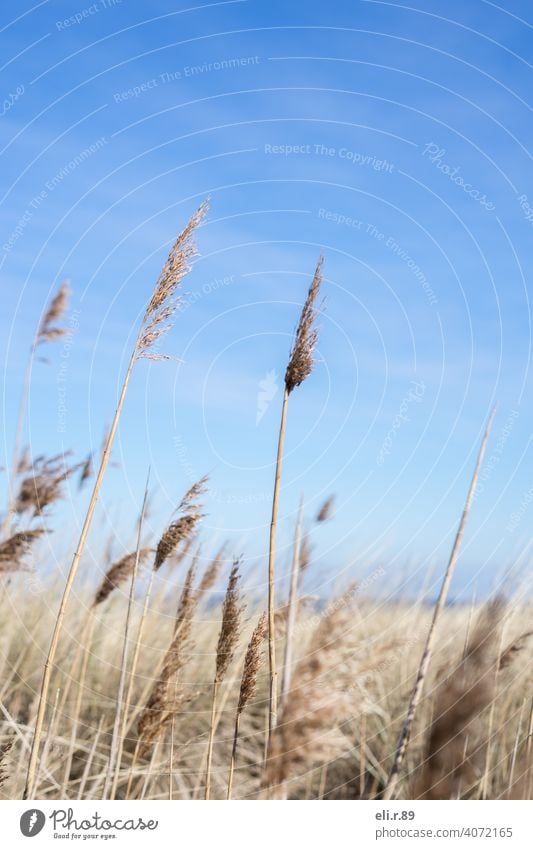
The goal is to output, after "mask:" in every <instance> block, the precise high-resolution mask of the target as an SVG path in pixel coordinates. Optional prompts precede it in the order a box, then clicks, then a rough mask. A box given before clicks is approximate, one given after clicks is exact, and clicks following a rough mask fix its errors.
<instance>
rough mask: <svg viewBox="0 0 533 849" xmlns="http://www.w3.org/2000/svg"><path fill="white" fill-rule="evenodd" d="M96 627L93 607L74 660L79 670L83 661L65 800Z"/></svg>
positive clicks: (73, 725)
mask: <svg viewBox="0 0 533 849" xmlns="http://www.w3.org/2000/svg"><path fill="white" fill-rule="evenodd" d="M94 625H95V617H94V609H93V608H92V607H91V608H90V609H89V614H88V616H87V620H86V623H85V625H84V626H83V630H82V633H81V640H80V644H79V646H78V650H77V652H76V657H75V660H74V669H78V667H79V665H80V660H81V672H80V678H79V681H78V692H77V694H76V705H75V708H74V721H73V723H72V731H71V734H70V746H69V751H68V757H67V761H66V763H65V774H64V777H63V786H64V791H65V792H64V795H63V796H62V798H63V799H66V798H67V793H66V789H67V785H68V780H69V776H70V771H71V769H72V760H73V757H74V747H75V743H76V737H77V734H78V726H79V722H80V716H81V704H82V701H83V691H84V689H85V679H86V677H87V667H88V665H89V658H90V654H91V645H92V641H93V632H94Z"/></svg>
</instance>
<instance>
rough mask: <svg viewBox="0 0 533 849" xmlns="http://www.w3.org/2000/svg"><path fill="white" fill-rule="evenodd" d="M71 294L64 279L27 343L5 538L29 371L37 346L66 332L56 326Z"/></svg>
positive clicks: (19, 464)
mask: <svg viewBox="0 0 533 849" xmlns="http://www.w3.org/2000/svg"><path fill="white" fill-rule="evenodd" d="M69 296H70V285H69V281H68V280H64V281H63V283H62V284H61V286H60V287H59V289H58V291H57V292H56V294H55V295H54V297H53V298H52V300H51V301H50V303H49V304H48V306H47V308H46V311H45V313H44V315H43V317H42V319H41V321H40V323H39V325H38V327H37V332H36V334H35V336H34V338H33V341H32V343H31V346H30V350H29V354H28V358H27V361H26V367H25V370H24V378H23V382H22V391H21V395H20V401H19V409H18V415H17V423H16V427H15V443H14V446H13V455H12V460H11V470H10V474H9V480H8V503H7V508H6V513H5V516H4V521H3V523H2V536H4V537H7V536H9V533H10V531H11V522H12V519H13V500H14V497H15V480H16V478H17V476H18V475H19V474H20V473H21V472H22V471H25V463H24V460H25V458H24V457H23V456H22V454H21V444H22V434H23V431H24V424H25V421H26V411H27V407H28V399H29V395H30V384H31V373H32V369H33V362H34V359H35V353H36V351H37V348H38V347H39V345H42V344H45V343H46V342H52V341H54V340H55V339H59V338H61V337H62V336H64V335H65V334H66V333H67V329H66V328H64V327H61V326H58V322H59V321H61V319H62V318H63V315H64V313H65V311H66V309H67V307H68V300H69Z"/></svg>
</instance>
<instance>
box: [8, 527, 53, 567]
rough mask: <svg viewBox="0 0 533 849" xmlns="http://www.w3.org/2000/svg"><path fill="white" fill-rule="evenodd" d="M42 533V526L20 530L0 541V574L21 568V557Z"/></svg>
mask: <svg viewBox="0 0 533 849" xmlns="http://www.w3.org/2000/svg"><path fill="white" fill-rule="evenodd" d="M42 534H44V529H43V528H35V529H34V530H27V531H20V532H19V533H17V534H13V536H11V537H9V539H6V540H5V542H2V543H0V575H2V574H4V573H6V572H17V571H18V570H19V569H20V568H21V564H22V560H23V558H24V557H25V555H26V554H28V552H29V551H30V549H31V547H32V545H33V543H34V542H35V540H37V539H39V537H40V536H42Z"/></svg>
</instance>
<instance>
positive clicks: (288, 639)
mask: <svg viewBox="0 0 533 849" xmlns="http://www.w3.org/2000/svg"><path fill="white" fill-rule="evenodd" d="M303 509H304V500H303V498H301V499H300V507H299V510H298V518H297V519H296V528H295V531H294V545H293V551H292V564H291V584H290V590H289V604H288V610H287V631H286V635H285V657H284V660H283V672H282V679H281V698H280V702H281V706H282V707H283V704H284V702H285V699H286V698H287V693H288V692H289V689H290V686H291V678H292V665H293V651H294V629H295V627H296V620H297V617H298V607H299V602H298V583H299V577H300V551H301V539H302V518H303Z"/></svg>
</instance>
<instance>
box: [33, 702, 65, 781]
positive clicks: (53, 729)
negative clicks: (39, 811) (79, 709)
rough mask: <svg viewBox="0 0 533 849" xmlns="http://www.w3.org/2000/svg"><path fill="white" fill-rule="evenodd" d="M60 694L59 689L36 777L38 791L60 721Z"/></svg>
mask: <svg viewBox="0 0 533 849" xmlns="http://www.w3.org/2000/svg"><path fill="white" fill-rule="evenodd" d="M59 693H60V691H59V689H58V690H56V697H55V699H54V706H53V709H52V715H51V717H50V724H49V726H48V733H47V735H46V739H45V741H44V746H43V754H42V758H41V761H40V763H39V768H38V770H37V775H36V776H35V788H36V789H37V788H38V786H39V779H40V777H41V774H42V772H43V770H44V769H45V768H46V764H47V763H48V756H49V754H50V749H51V746H52V740H53V738H54V735H55V732H56V728H57V725H56V723H57V719H58V712H57V707H58V704H59Z"/></svg>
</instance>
